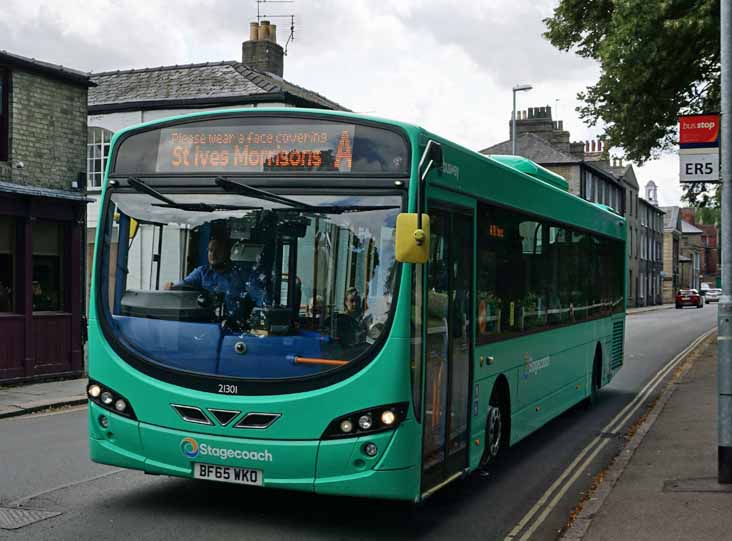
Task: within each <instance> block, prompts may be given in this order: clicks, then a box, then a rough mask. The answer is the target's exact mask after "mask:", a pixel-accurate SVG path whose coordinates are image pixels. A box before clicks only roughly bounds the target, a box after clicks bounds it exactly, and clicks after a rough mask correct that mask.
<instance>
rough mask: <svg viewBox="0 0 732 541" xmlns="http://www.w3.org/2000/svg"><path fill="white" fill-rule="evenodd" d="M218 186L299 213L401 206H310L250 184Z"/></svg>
mask: <svg viewBox="0 0 732 541" xmlns="http://www.w3.org/2000/svg"><path fill="white" fill-rule="evenodd" d="M216 184H218V185H219V186H221V187H222V188H223V189H224V190H226V191H230V192H232V191H233V192H237V193H240V194H243V195H252V196H255V197H259V198H261V199H264V200H265V201H269V202H271V203H280V204H282V205H286V206H288V207H290V208H291V209H292V210H297V211H302V210H306V211H309V212H321V213H325V214H342V213H344V212H366V211H369V210H388V209H395V208H399V205H363V206H360V205H359V206H356V205H350V206H349V205H330V206H328V205H325V206H316V205H308V204H307V203H301V202H300V201H295V200H294V199H290V198H288V197H284V196H282V195H277V194H275V193H272V192H268V191H266V190H262V189H261V188H255V187H253V186H249V185H248V184H243V183H241V182H236V181H234V180H230V179H228V178H225V177H216ZM282 210H287V209H282Z"/></svg>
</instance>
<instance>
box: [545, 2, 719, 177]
mask: <svg viewBox="0 0 732 541" xmlns="http://www.w3.org/2000/svg"><path fill="white" fill-rule="evenodd" d="M719 13H720V2H719V0H560V3H559V5H558V6H557V8H556V9H555V10H554V14H553V16H552V17H550V18H548V19H545V20H544V22H545V24H546V26H547V32H546V33H545V34H544V36H545V37H546V38H547V39H548V40H549V41H550V42H551V43H552V45H554V46H555V47H557V48H559V49H561V50H565V51H569V50H573V51H574V52H576V53H577V54H579V55H580V56H583V57H586V58H592V59H595V60H597V61H598V62H599V63H600V67H601V70H602V72H601V75H600V79H599V80H598V82H597V83H596V84H595V85H594V86H590V87H588V88H587V89H586V91H585V92H581V93H580V94H579V95H578V98H579V99H580V101H582V102H583V103H584V104H583V105H582V106H580V107H578V109H577V110H578V112H579V114H580V117H581V118H582V119H583V120H584V121H585V123H587V124H588V125H590V126H594V125H596V124H597V123H598V122H601V123H602V124H603V125H604V126H605V131H606V137H607V142H608V144H609V145H610V146H616V147H622V148H623V149H624V151H625V155H626V158H628V159H630V160H633V161H635V162H637V163H643V162H644V161H646V160H648V159H650V158H652V157H655V156H657V155H658V154H659V153H660V152H661V151H663V150H666V149H669V148H671V147H673V145H674V144H676V142H677V141H676V138H677V133H676V129H677V124H678V116H679V114H685V113H698V112H709V111H717V110H719V103H720V35H719V33H720V30H719V24H720V20H719V16H720V15H719Z"/></svg>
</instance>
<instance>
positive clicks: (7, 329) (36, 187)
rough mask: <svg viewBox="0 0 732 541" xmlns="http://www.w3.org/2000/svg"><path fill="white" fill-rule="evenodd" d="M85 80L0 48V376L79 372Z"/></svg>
mask: <svg viewBox="0 0 732 541" xmlns="http://www.w3.org/2000/svg"><path fill="white" fill-rule="evenodd" d="M91 85H92V83H91V82H90V80H89V77H88V75H87V74H85V73H82V72H79V71H75V70H71V69H68V68H65V67H62V66H57V65H54V64H49V63H46V62H41V61H38V60H34V59H30V58H25V57H23V56H19V55H16V54H12V53H9V52H6V51H0V383H7V382H16V381H26V380H30V379H37V378H42V377H49V376H54V377H57V376H78V375H80V374H81V373H82V372H83V354H82V351H83V340H82V333H83V326H84V323H83V306H84V302H83V297H84V292H85V288H84V287H83V280H84V260H83V254H84V252H83V245H84V223H85V218H86V209H85V204H86V197H85V195H84V187H85V161H86V156H85V155H86V135H87V133H86V118H87V91H88V88H89V87H90V86H91Z"/></svg>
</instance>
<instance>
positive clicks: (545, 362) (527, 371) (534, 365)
mask: <svg viewBox="0 0 732 541" xmlns="http://www.w3.org/2000/svg"><path fill="white" fill-rule="evenodd" d="M550 364H551V357H550V356H548V355H547V356H546V357H542V358H541V359H536V360H533V359H532V358H531V355H529V354H528V353H526V354H525V355H524V379H529V376H534V375H536V374H538V373H539V371H540V370H543V369H544V368H547V367H548V366H549V365H550Z"/></svg>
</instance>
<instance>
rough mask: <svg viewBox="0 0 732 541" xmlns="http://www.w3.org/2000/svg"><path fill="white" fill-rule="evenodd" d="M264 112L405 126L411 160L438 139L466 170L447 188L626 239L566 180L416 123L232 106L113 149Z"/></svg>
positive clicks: (604, 210) (612, 217)
mask: <svg viewBox="0 0 732 541" xmlns="http://www.w3.org/2000/svg"><path fill="white" fill-rule="evenodd" d="M263 113H264V114H267V113H272V114H277V115H282V114H284V115H292V116H298V115H303V116H305V115H307V116H311V115H317V116H323V117H333V119H334V120H336V119H338V118H340V119H353V120H356V121H359V120H360V121H366V122H374V123H378V124H384V125H389V126H394V127H397V128H401V129H402V130H403V131H404V132H405V133H406V135H407V136H408V137H409V138H410V139H411V140H412V143H413V149H412V156H413V158H416V159H417V160H418V152H419V150H418V147H421V146H422V145H423V144H424V143H426V141H427V140H428V139H434V140H435V141H437V142H439V143H441V144H442V145H443V155H444V156H445V158H446V161H447V162H448V163H451V164H453V165H457V166H458V167H459V168H461V169H459V171H460V170H462V171H464V172H465V173H467V174H462V175H460V173H458V174H459V175H460V176H459V177H458V178H456V179H451V181H450V183H449V185H448V186H446V187H448V189H452V190H457V191H460V192H463V193H466V194H468V195H473V196H475V197H478V198H483V199H488V200H491V201H495V202H497V203H498V204H501V205H505V206H509V207H514V208H516V209H518V210H521V211H524V212H527V213H529V214H535V215H541V216H545V217H549V218H554V219H556V220H557V221H561V222H564V223H567V224H569V225H576V226H578V227H581V228H584V229H588V230H595V231H597V232H599V233H602V234H605V235H609V236H612V237H615V238H622V239H624V238H625V227H624V225H625V220H624V218H623V217H622V216H620V215H618V214H616V213H614V212H613V211H612V210H610V209H609V208H608V207H605V206H604V205H603V206H600V205H596V204H594V203H591V202H589V201H586V200H585V199H582V198H580V197H579V196H577V195H574V194H572V193H571V192H570V191H569V183H568V182H567V180H566V179H565V178H564V177H562V176H560V175H558V174H556V173H554V172H552V171H549V170H548V169H546V168H544V167H542V166H540V165H538V164H536V163H534V162H533V161H531V160H529V159H527V158H524V157H522V156H505V155H493V156H486V155H484V154H480V153H479V152H477V151H475V150H471V149H469V148H466V147H464V146H462V145H459V144H457V143H454V142H452V141H450V140H448V139H445V138H444V137H440V136H437V135H435V134H433V133H431V132H429V131H427V130H425V129H424V128H422V127H420V126H417V125H415V124H410V123H407V122H401V121H396V120H392V119H387V118H380V117H376V116H370V115H361V114H357V113H349V112H344V111H330V110H323V109H306V108H293V107H261V108H260V107H257V108H246V109H242V108H238V109H233V108H232V109H222V110H215V111H201V112H196V113H189V114H185V115H180V116H175V117H169V118H165V119H159V120H154V121H150V122H146V123H144V124H139V125H136V126H130V127H128V128H125V129H123V130H121V131H119V132H116V133H115V134H114V137H113V140H112V146H116V145H115V143H116V140H117V139H118V138H119V137H120V136H121V135H122V134H124V133H125V132H128V131H130V130H135V129H140V128H145V127H150V128H152V127H155V126H156V125H159V124H161V123H165V122H171V121H176V120H181V121H183V120H191V119H195V118H203V117H207V116H216V115H230V114H245V115H246V114H250V115H258V114H263ZM415 163H416V160H415ZM486 175H490V179H491V182H490V184H487V183H486V182H485V177H486ZM454 181H457V182H454Z"/></svg>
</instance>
